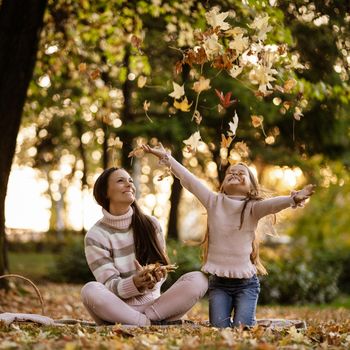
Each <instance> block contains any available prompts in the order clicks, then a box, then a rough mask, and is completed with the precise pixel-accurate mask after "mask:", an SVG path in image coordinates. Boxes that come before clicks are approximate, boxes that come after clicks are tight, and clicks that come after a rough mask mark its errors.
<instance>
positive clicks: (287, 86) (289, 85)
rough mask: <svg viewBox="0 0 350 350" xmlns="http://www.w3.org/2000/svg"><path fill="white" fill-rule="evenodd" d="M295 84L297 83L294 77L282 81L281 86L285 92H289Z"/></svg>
mask: <svg viewBox="0 0 350 350" xmlns="http://www.w3.org/2000/svg"><path fill="white" fill-rule="evenodd" d="M296 85H297V81H296V80H295V79H289V80H287V81H286V82H285V83H284V85H283V88H284V90H285V92H287V93H289V92H291V91H292V90H293V89H294V87H295V86H296Z"/></svg>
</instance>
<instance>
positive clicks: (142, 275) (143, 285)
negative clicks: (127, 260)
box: [133, 260, 158, 293]
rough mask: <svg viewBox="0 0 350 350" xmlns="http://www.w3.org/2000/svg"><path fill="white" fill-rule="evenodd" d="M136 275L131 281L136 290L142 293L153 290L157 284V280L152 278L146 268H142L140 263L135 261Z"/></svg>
mask: <svg viewBox="0 0 350 350" xmlns="http://www.w3.org/2000/svg"><path fill="white" fill-rule="evenodd" d="M135 266H136V270H137V271H136V273H135V275H134V276H133V281H134V284H135V286H136V288H137V289H138V290H139V291H140V292H141V293H143V292H144V291H145V290H146V289H153V288H154V286H155V284H156V283H157V282H158V281H157V278H156V277H155V276H153V275H152V274H151V273H150V272H149V271H148V270H147V269H146V268H144V267H142V266H141V265H140V263H139V262H138V261H137V260H135Z"/></svg>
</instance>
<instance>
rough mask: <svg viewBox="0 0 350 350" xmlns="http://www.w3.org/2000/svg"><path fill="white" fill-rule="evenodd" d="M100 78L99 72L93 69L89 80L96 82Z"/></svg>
mask: <svg viewBox="0 0 350 350" xmlns="http://www.w3.org/2000/svg"><path fill="white" fill-rule="evenodd" d="M100 76H101V71H100V70H99V69H94V70H93V71H92V72H90V78H91V79H92V80H96V79H98V78H99V77H100Z"/></svg>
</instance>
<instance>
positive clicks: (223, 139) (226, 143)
mask: <svg viewBox="0 0 350 350" xmlns="http://www.w3.org/2000/svg"><path fill="white" fill-rule="evenodd" d="M232 140H233V138H232V137H231V136H228V137H227V138H226V137H225V135H224V134H221V144H220V146H221V148H229V147H230V145H231V142H232Z"/></svg>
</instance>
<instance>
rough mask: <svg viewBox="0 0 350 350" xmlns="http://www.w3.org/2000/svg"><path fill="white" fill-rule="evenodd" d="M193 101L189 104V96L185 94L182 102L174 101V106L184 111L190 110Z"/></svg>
mask: <svg viewBox="0 0 350 350" xmlns="http://www.w3.org/2000/svg"><path fill="white" fill-rule="evenodd" d="M192 103H193V102H191V104H188V100H187V97H186V96H185V97H184V99H183V100H182V101H181V102H178V101H174V107H175V108H177V109H180V110H181V111H182V112H189V111H190V108H191V106H192Z"/></svg>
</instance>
